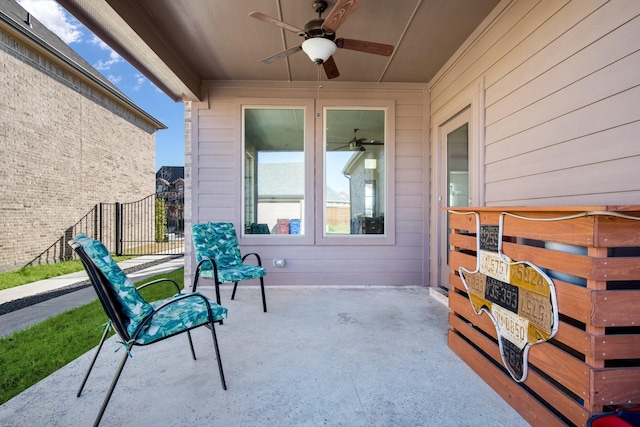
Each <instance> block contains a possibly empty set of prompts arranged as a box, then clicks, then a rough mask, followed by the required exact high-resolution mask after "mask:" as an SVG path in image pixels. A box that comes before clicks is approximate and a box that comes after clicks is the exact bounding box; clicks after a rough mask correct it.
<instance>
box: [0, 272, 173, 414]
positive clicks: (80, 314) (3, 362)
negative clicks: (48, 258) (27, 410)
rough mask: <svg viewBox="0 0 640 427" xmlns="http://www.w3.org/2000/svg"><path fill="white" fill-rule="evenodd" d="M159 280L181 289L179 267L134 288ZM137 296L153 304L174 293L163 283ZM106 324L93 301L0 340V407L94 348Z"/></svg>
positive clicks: (101, 311)
mask: <svg viewBox="0 0 640 427" xmlns="http://www.w3.org/2000/svg"><path fill="white" fill-rule="evenodd" d="M161 277H166V278H169V279H172V280H174V281H176V282H177V283H178V284H179V285H180V288H184V269H182V268H181V269H179V270H176V271H174V272H171V273H168V274H163V275H161V276H155V277H150V278H148V279H146V280H144V281H143V282H140V283H137V284H136V285H137V286H139V285H141V284H142V283H146V282H149V281H151V280H155V279H158V278H161ZM141 293H142V295H143V296H144V297H145V299H147V300H148V301H154V300H157V299H161V298H166V297H169V296H171V295H173V294H175V286H173V285H171V284H168V283H167V284H165V283H163V284H159V285H154V286H150V287H148V288H145V289H143V290H142V291H141ZM96 298H97V297H96ZM106 322H107V316H106V315H105V314H104V311H103V310H102V306H101V305H100V303H99V302H98V300H97V299H96V300H95V301H93V302H92V303H89V304H87V305H84V306H82V307H78V308H76V309H73V310H70V311H67V312H65V313H62V314H59V315H57V316H55V317H52V318H50V319H48V320H45V321H44V322H41V323H38V324H37V325H34V326H32V327H30V328H28V329H25V330H23V331H19V332H16V333H14V334H11V335H9V336H7V337H4V338H0V405H1V404H3V403H4V402H6V401H7V400H9V399H11V398H12V397H13V396H16V395H17V394H19V393H20V392H22V391H23V390H26V389H27V388H29V387H31V386H32V385H33V384H35V383H37V382H38V381H40V380H41V379H43V378H45V377H47V376H48V375H50V374H52V373H53V372H55V371H57V370H58V369H60V368H62V367H63V366H65V365H66V364H67V363H69V362H71V361H72V360H74V359H76V358H78V357H79V356H81V355H82V354H84V353H86V352H87V351H89V350H91V349H92V348H93V347H95V346H97V345H98V342H99V341H100V336H101V335H102V332H103V331H104V325H105V324H106ZM78 387H80V384H78ZM72 392H74V393H75V390H73V391H72Z"/></svg>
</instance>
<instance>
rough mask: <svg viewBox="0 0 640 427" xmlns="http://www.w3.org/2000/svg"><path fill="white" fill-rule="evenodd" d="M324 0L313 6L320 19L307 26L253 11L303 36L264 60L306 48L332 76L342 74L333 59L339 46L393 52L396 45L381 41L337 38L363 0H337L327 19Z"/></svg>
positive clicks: (268, 61)
mask: <svg viewBox="0 0 640 427" xmlns="http://www.w3.org/2000/svg"><path fill="white" fill-rule="evenodd" d="M327 6H328V4H327V2H326V1H325V0H314V1H313V10H315V11H316V13H318V18H317V19H312V20H311V21H309V22H307V24H306V25H305V26H304V29H302V28H298V27H296V26H293V25H291V24H287V23H286V22H282V21H280V20H279V19H276V18H272V17H271V16H268V15H265V14H264V13H260V12H251V13H250V14H249V16H251V17H252V18H255V19H258V20H260V21H264V22H267V23H269V24H273V25H276V26H278V27H280V28H282V29H285V30H287V31H291V32H294V33H296V34H298V35H299V36H301V37H304V41H303V42H302V44H300V45H298V46H294V47H291V48H289V49H287V50H284V51H282V52H280V53H276V54H275V55H272V56H269V57H268V58H264V59H263V60H262V61H261V62H264V63H265V64H271V63H272V62H274V61H277V60H278V59H282V58H285V57H287V56H289V55H292V54H294V53H296V52H300V51H301V50H303V51H304V52H305V53H306V54H307V55H308V56H309V59H311V60H312V61H313V62H315V63H316V64H317V65H321V64H322V66H323V67H324V71H325V73H326V74H327V77H328V78H329V79H334V78H336V77H338V76H339V75H340V73H339V72H338V67H337V66H336V63H335V61H334V60H333V53H334V52H335V51H336V48H342V49H348V50H356V51H360V52H365V53H373V54H375V55H382V56H391V54H392V53H393V49H394V46H392V45H388V44H382V43H374V42H369V41H362V40H353V39H343V38H336V31H337V30H338V28H339V27H340V26H341V25H342V24H343V23H344V21H346V20H347V18H348V17H349V16H351V14H352V13H353V12H355V10H356V9H357V8H358V6H360V0H338V2H337V3H336V5H335V6H334V7H333V9H331V12H330V13H329V15H328V16H327V18H326V19H323V18H322V12H324V11H325V10H326V9H327Z"/></svg>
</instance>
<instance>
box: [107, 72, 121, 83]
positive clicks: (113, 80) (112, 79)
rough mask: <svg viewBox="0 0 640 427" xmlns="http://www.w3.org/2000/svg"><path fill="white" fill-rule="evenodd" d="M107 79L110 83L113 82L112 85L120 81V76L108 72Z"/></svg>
mask: <svg viewBox="0 0 640 427" xmlns="http://www.w3.org/2000/svg"><path fill="white" fill-rule="evenodd" d="M107 79H109V81H110V82H111V83H113V84H114V85H117V84H118V83H120V82H121V81H122V76H114V75H112V74H109V75H108V76H107Z"/></svg>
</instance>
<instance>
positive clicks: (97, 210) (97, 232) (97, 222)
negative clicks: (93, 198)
mask: <svg viewBox="0 0 640 427" xmlns="http://www.w3.org/2000/svg"><path fill="white" fill-rule="evenodd" d="M93 235H94V236H96V237H95V238H97V239H98V240H100V241H102V203H98V204H97V205H95V206H94V207H93Z"/></svg>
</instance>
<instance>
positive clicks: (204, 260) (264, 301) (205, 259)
mask: <svg viewBox="0 0 640 427" xmlns="http://www.w3.org/2000/svg"><path fill="white" fill-rule="evenodd" d="M249 256H255V257H256V260H257V262H258V266H260V267H262V259H261V258H260V255H258V254H257V253H255V252H252V253H249V254H246V255H245V256H243V257H242V262H243V263H244V261H245V260H246V259H247V257H249ZM207 263H210V264H211V268H212V269H213V279H214V282H215V287H216V302H217V303H218V304H220V285H221V284H222V282H220V279H219V278H218V264H216V262H215V260H213V259H211V258H209V257H206V256H203V257H202V260H201V261H200V262H199V263H198V266H197V267H196V275H195V278H194V280H193V288H192V290H193V292H195V291H196V288H197V287H198V280H199V279H200V273H201V271H202V268H203V267H204V265H205V264H207ZM263 279H264V278H263V277H260V291H261V292H262V310H263V311H264V312H265V313H266V312H267V299H266V297H265V293H264V280H263ZM237 287H238V282H233V291H232V292H231V299H232V300H233V299H234V298H235V297H236V288H237Z"/></svg>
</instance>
